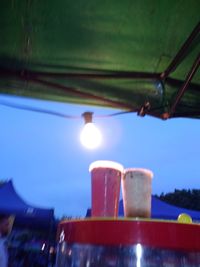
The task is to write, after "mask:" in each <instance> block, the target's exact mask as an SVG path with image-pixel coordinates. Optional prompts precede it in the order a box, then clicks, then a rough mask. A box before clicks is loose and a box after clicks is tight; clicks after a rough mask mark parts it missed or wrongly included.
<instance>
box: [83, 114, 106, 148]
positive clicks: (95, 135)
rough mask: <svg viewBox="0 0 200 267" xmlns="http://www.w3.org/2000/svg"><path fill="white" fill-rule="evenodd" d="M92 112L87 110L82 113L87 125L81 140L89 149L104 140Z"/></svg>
mask: <svg viewBox="0 0 200 267" xmlns="http://www.w3.org/2000/svg"><path fill="white" fill-rule="evenodd" d="M92 115H93V113H92V112H85V113H83V114H82V116H83V118H84V121H85V125H84V127H83V130H82V132H81V135H80V140H81V143H82V145H83V146H85V147H86V148H88V149H95V148H97V147H98V146H99V145H100V144H101V141H102V136H101V132H100V131H99V129H98V128H97V127H96V126H95V125H94V123H93V122H92Z"/></svg>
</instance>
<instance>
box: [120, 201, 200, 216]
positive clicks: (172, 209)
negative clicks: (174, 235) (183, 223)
mask: <svg viewBox="0 0 200 267" xmlns="http://www.w3.org/2000/svg"><path fill="white" fill-rule="evenodd" d="M181 213H186V214H188V215H190V216H191V218H192V220H193V221H200V212H198V211H194V210H189V209H184V208H180V207H176V206H173V205H169V204H167V203H165V202H164V201H161V200H159V199H158V198H156V197H155V196H152V198H151V218H155V219H165V220H177V218H178V216H179V215H180V214H181ZM123 215H124V208H123V201H122V200H120V202H119V216H123Z"/></svg>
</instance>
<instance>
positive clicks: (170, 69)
mask: <svg viewBox="0 0 200 267" xmlns="http://www.w3.org/2000/svg"><path fill="white" fill-rule="evenodd" d="M199 33H200V22H199V23H198V24H197V25H196V27H195V28H194V29H193V31H192V32H191V34H190V35H189V37H188V38H187V39H186V41H185V42H184V44H183V45H182V47H181V48H180V50H179V51H178V53H177V54H176V56H175V57H174V58H173V60H172V62H171V63H170V64H169V66H168V67H167V69H166V70H165V71H164V72H163V73H161V75H160V78H161V79H165V78H167V77H168V76H169V74H170V73H171V72H173V71H175V69H176V68H177V67H178V65H179V64H180V63H181V60H182V58H183V57H184V54H185V53H186V51H187V50H188V48H189V47H190V46H191V44H192V42H193V41H194V39H195V38H196V37H197V35H198V34H199Z"/></svg>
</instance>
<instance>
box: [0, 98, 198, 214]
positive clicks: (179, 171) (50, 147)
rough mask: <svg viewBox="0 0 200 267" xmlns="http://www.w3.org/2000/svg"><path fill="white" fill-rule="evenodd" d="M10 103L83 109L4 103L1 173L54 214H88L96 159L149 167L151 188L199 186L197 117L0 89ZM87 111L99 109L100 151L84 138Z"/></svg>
mask: <svg viewBox="0 0 200 267" xmlns="http://www.w3.org/2000/svg"><path fill="white" fill-rule="evenodd" d="M5 102H9V103H13V104H17V105H27V106H30V107H35V108H39V109H40V108H41V109H47V110H52V111H55V112H60V113H64V114H67V115H73V116H80V119H65V118H60V117H56V116H52V115H48V114H42V113H37V112H31V111H25V110H19V109H14V108H10V107H6V106H4V105H0V114H1V115H0V122H1V130H0V179H1V180H9V179H12V181H13V184H14V187H15V189H16V191H17V192H18V194H19V195H20V196H21V197H22V198H23V199H24V200H25V201H26V202H27V203H29V204H32V205H34V206H36V207H44V208H54V209H55V215H56V217H61V216H63V215H67V216H85V214H86V210H87V208H88V207H90V205H91V184H90V173H89V171H88V168H89V165H90V163H91V162H93V161H95V160H112V161H117V162H119V163H121V164H122V165H123V166H124V167H125V168H128V167H144V168H148V169H151V170H152V171H153V173H154V178H153V181H152V193H153V194H161V193H162V192H164V193H167V192H172V191H174V189H175V188H176V189H194V188H197V189H199V185H200V182H199V180H200V160H199V154H200V142H199V136H200V122H199V120H195V119H169V120H167V121H162V120H159V119H156V118H153V117H149V116H145V117H138V116H137V114H135V113H129V114H124V115H119V116H114V117H102V118H99V117H95V116H98V115H109V114H112V113H115V112H118V110H113V109H104V108H96V107H92V106H90V107H88V106H79V105H73V104H64V103H58V102H50V101H41V100H31V99H27V98H18V97H9V96H5V95H0V104H3V103H5ZM85 111H92V112H94V122H95V123H96V125H98V127H99V129H101V131H102V135H103V144H102V146H101V147H100V148H98V149H96V150H87V149H86V148H84V147H83V146H82V145H81V143H80V141H79V134H80V131H81V129H82V127H83V125H84V123H83V119H82V118H81V114H82V113H83V112H85Z"/></svg>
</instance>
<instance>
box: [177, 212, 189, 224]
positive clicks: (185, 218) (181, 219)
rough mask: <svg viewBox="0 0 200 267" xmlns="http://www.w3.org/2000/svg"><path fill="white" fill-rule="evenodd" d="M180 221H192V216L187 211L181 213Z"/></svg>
mask: <svg viewBox="0 0 200 267" xmlns="http://www.w3.org/2000/svg"><path fill="white" fill-rule="evenodd" d="M178 222H180V223H192V218H191V217H190V215H188V214H186V213H181V214H180V215H179V216H178Z"/></svg>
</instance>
